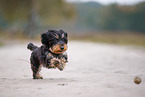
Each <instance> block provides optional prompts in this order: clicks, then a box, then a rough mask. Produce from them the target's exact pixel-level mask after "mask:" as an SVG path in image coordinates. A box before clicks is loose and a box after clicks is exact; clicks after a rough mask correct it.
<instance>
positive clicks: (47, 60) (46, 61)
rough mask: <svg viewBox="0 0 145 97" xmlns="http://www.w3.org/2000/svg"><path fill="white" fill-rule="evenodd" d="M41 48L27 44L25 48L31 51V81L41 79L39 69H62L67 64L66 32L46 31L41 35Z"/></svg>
mask: <svg viewBox="0 0 145 97" xmlns="http://www.w3.org/2000/svg"><path fill="white" fill-rule="evenodd" d="M41 43H42V46H41V47H37V46H35V45H33V44H32V43H29V44H28V46H27V48H28V49H30V50H31V51H32V53H31V57H30V62H31V69H32V71H33V79H43V77H42V76H41V75H40V74H39V72H40V70H41V67H42V66H44V67H46V68H48V69H50V68H58V69H59V70H60V71H62V70H63V69H64V66H65V63H66V62H67V53H66V52H65V51H66V50H67V43H68V38H67V32H65V31H63V30H48V31H46V32H45V33H43V34H42V35H41Z"/></svg>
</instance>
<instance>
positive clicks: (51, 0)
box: [0, 0, 74, 37]
mask: <svg viewBox="0 0 145 97" xmlns="http://www.w3.org/2000/svg"><path fill="white" fill-rule="evenodd" d="M73 15H74V9H73V7H72V6H71V4H68V3H66V2H65V1H64V0H0V30H3V29H4V30H5V29H6V30H10V31H9V32H10V33H13V34H14V33H16V32H18V33H20V32H21V33H24V34H26V35H28V36H30V37H33V36H34V35H35V34H36V33H40V29H41V28H42V26H47V27H48V25H53V24H59V23H60V21H63V20H64V19H65V20H67V19H72V18H73ZM4 24H5V25H4Z"/></svg>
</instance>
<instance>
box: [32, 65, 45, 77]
mask: <svg viewBox="0 0 145 97" xmlns="http://www.w3.org/2000/svg"><path fill="white" fill-rule="evenodd" d="M41 67H42V64H40V65H33V64H31V68H32V71H33V79H43V77H42V76H41V75H40V74H39V72H40V70H41Z"/></svg>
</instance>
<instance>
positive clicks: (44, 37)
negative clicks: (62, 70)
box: [41, 32, 49, 47]
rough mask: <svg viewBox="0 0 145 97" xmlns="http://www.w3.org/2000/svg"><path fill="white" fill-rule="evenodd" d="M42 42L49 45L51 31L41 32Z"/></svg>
mask: <svg viewBox="0 0 145 97" xmlns="http://www.w3.org/2000/svg"><path fill="white" fill-rule="evenodd" d="M41 43H42V44H45V45H46V46H48V47H49V32H45V33H43V34H41Z"/></svg>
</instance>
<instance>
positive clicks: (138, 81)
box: [134, 76, 141, 84]
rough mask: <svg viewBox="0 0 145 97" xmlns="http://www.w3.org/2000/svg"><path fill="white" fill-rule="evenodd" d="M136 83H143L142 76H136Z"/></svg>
mask: <svg viewBox="0 0 145 97" xmlns="http://www.w3.org/2000/svg"><path fill="white" fill-rule="evenodd" d="M134 83H136V84H140V83H141V78H140V77H139V76H136V77H135V78H134Z"/></svg>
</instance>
